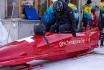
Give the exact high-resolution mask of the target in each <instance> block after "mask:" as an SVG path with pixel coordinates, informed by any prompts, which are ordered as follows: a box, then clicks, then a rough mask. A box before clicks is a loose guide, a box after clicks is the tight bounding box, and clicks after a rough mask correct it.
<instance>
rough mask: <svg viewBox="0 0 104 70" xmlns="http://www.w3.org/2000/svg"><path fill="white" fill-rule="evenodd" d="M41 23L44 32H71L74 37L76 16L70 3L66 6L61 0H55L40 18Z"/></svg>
mask: <svg viewBox="0 0 104 70" xmlns="http://www.w3.org/2000/svg"><path fill="white" fill-rule="evenodd" d="M71 5H72V4H71ZM41 25H43V26H45V28H46V32H57V33H58V32H61V33H66V32H71V33H72V35H73V36H74V37H76V18H75V14H74V12H73V8H71V7H70V3H69V6H68V5H67V3H66V2H64V1H62V0H58V1H55V2H54V3H53V4H52V5H51V6H50V7H49V8H48V9H47V10H46V12H45V13H44V16H43V17H42V19H41ZM39 27H40V26H39ZM42 28H43V27H42Z"/></svg>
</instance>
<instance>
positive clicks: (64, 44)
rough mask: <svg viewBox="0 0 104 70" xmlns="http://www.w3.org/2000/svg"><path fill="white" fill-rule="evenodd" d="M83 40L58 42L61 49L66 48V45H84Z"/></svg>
mask: <svg viewBox="0 0 104 70" xmlns="http://www.w3.org/2000/svg"><path fill="white" fill-rule="evenodd" d="M85 41H86V40H85V39H78V40H64V41H60V42H59V46H60V47H63V46H66V45H74V44H81V43H82V44H83V43H85Z"/></svg>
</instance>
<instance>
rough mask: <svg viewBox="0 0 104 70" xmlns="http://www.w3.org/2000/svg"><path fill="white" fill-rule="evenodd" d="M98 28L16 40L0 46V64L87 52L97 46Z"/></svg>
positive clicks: (71, 55)
mask: <svg viewBox="0 0 104 70" xmlns="http://www.w3.org/2000/svg"><path fill="white" fill-rule="evenodd" d="M98 39H99V31H98V28H94V29H91V30H88V31H86V32H81V33H77V37H73V36H72V34H70V33H65V34H62V33H52V34H48V35H45V36H41V35H35V36H31V37H28V38H25V39H21V40H17V41H15V42H12V43H9V44H7V45H5V46H2V47H1V48H0V66H12V65H19V64H25V63H28V62H30V61H32V60H35V61H38V60H44V61H46V60H48V61H53V60H60V59H64V58H69V57H74V56H78V55H81V54H84V53H88V52H89V51H91V50H93V49H94V48H96V47H97V46H98Z"/></svg>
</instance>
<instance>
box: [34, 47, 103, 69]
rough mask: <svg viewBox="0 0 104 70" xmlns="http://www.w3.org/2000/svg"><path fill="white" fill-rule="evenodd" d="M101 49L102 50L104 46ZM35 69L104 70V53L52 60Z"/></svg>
mask: <svg viewBox="0 0 104 70" xmlns="http://www.w3.org/2000/svg"><path fill="white" fill-rule="evenodd" d="M98 49H99V48H98ZM100 50H101V51H100ZM100 50H99V51H100V52H102V51H104V48H101V49H100ZM95 51H96V50H95ZM97 52H98V51H97ZM33 70H104V55H100V54H88V55H85V56H80V57H77V58H69V59H65V60H61V61H56V62H50V63H46V64H43V67H40V69H39V68H38V69H36V68H34V69H33Z"/></svg>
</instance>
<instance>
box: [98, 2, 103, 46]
mask: <svg viewBox="0 0 104 70" xmlns="http://www.w3.org/2000/svg"><path fill="white" fill-rule="evenodd" d="M99 9H100V23H99V29H100V46H104V45H103V41H104V0H101V3H100V6H99Z"/></svg>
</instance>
